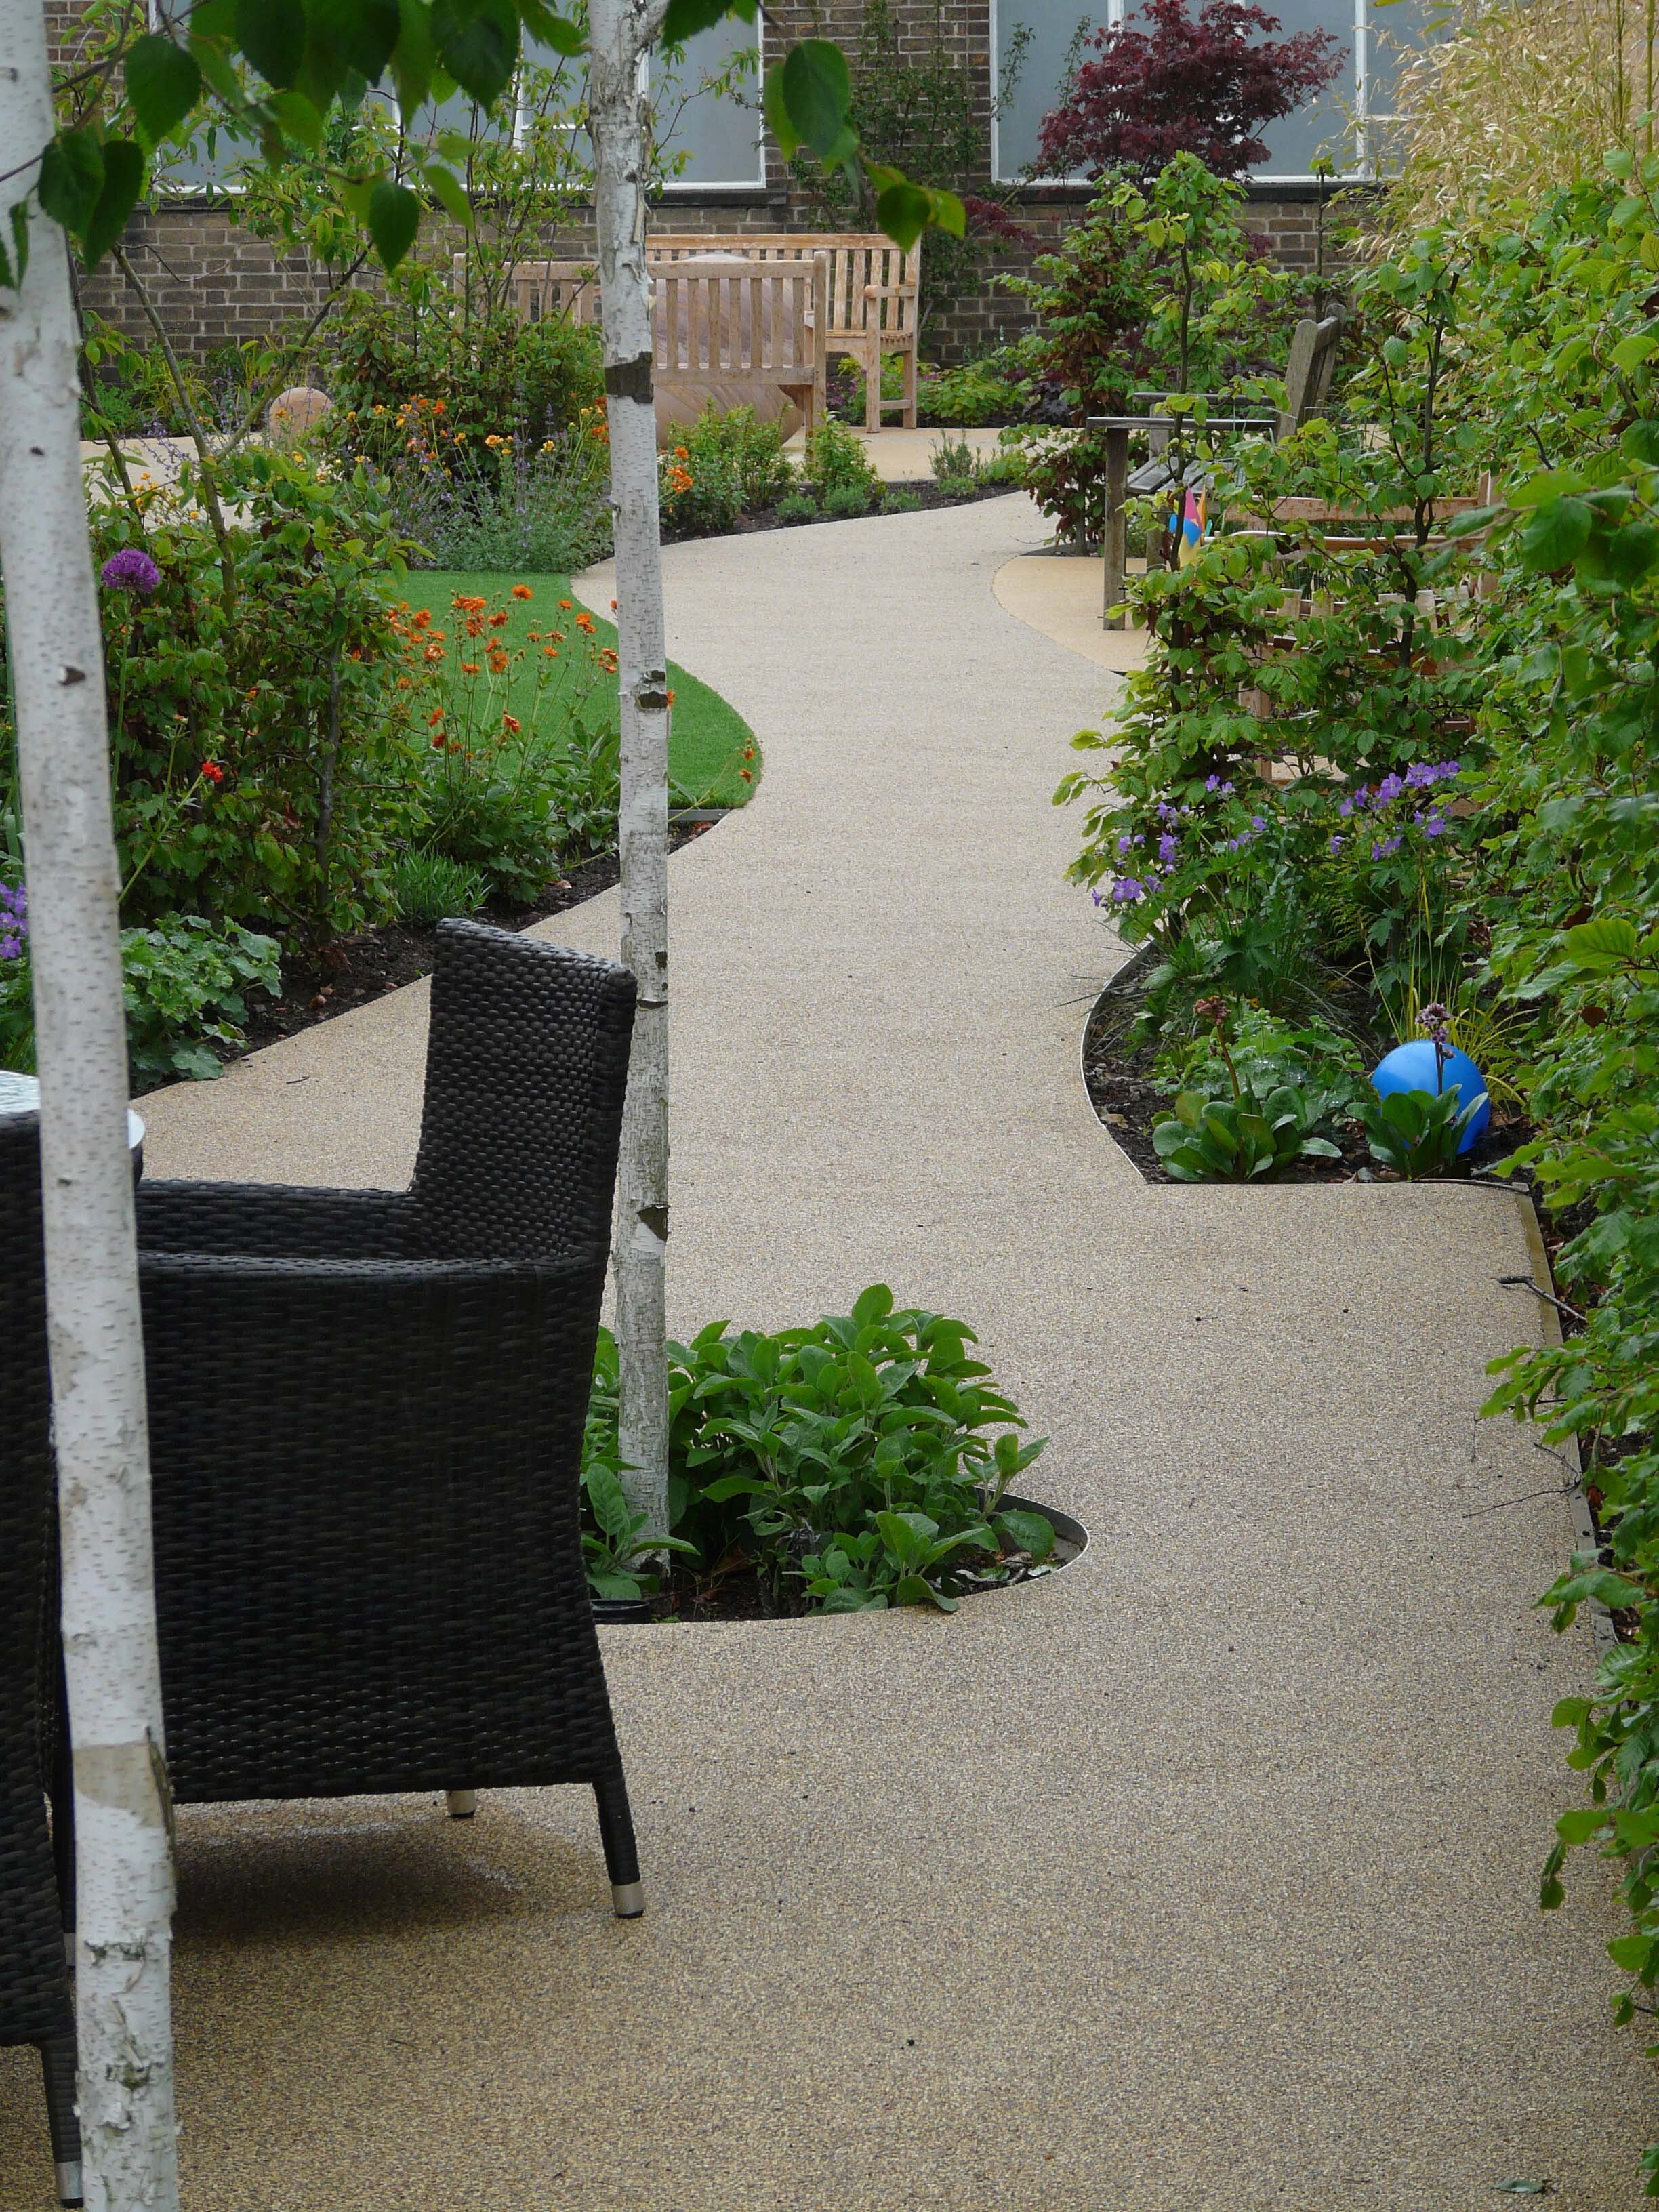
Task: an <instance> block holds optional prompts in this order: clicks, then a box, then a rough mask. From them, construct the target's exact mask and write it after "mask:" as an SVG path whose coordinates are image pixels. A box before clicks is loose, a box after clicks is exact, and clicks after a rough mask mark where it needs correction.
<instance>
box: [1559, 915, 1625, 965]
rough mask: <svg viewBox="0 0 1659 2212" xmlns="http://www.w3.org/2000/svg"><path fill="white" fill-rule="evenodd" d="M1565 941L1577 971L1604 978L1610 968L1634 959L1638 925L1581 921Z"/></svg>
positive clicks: (1569, 956) (1614, 919)
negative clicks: (1584, 970) (1581, 969)
mask: <svg viewBox="0 0 1659 2212" xmlns="http://www.w3.org/2000/svg"><path fill="white" fill-rule="evenodd" d="M1565 946H1566V954H1567V957H1568V959H1569V960H1570V961H1571V963H1572V964H1573V966H1574V967H1575V968H1584V969H1589V971H1590V973H1591V974H1593V975H1601V974H1604V973H1605V972H1606V971H1607V969H1610V968H1622V967H1624V966H1625V964H1626V963H1627V962H1628V961H1631V960H1633V959H1634V958H1635V957H1636V946H1637V934H1636V925H1635V923H1634V922H1630V921H1619V920H1618V919H1616V918H1614V917H1609V918H1608V919H1607V920H1605V921H1581V922H1580V923H1579V924H1578V925H1577V927H1576V928H1574V929H1570V930H1569V931H1568V932H1567V933H1566V938H1565Z"/></svg>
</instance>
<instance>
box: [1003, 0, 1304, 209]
mask: <svg viewBox="0 0 1659 2212" xmlns="http://www.w3.org/2000/svg"><path fill="white" fill-rule="evenodd" d="M1140 13H1141V15H1142V16H1143V17H1144V19H1145V21H1146V25H1147V26H1148V27H1147V28H1146V29H1141V28H1139V27H1134V26H1131V25H1130V24H1127V23H1126V24H1125V25H1124V26H1123V27H1122V28H1121V29H1117V30H1114V29H1110V28H1107V29H1104V30H1101V31H1097V33H1095V37H1094V40H1093V46H1094V50H1095V54H1096V56H1097V58H1093V59H1090V60H1086V61H1084V62H1082V63H1080V64H1079V66H1078V69H1077V70H1076V72H1075V74H1074V75H1073V78H1072V80H1071V82H1070V83H1069V84H1068V85H1067V86H1066V93H1065V98H1064V99H1063V100H1061V102H1060V106H1058V107H1056V108H1055V109H1054V112H1052V114H1049V115H1047V116H1045V117H1044V118H1043V123H1042V137H1041V140H1040V161H1039V170H1040V173H1042V175H1045V176H1050V177H1060V176H1075V175H1076V174H1078V173H1079V171H1081V172H1084V173H1086V174H1088V175H1089V176H1091V177H1097V176H1099V175H1100V173H1102V171H1103V170H1105V169H1125V170H1128V171H1129V172H1131V173H1133V174H1134V175H1136V176H1138V177H1139V178H1140V179H1142V181H1143V182H1144V181H1146V179H1150V178H1152V177H1153V176H1156V175H1157V173H1158V171H1159V170H1160V169H1161V168H1162V167H1164V163H1165V162H1166V161H1170V159H1171V158H1172V156H1174V155H1176V154H1182V153H1188V154H1196V155H1198V157H1199V159H1200V161H1202V162H1203V164H1204V166H1205V167H1206V169H1209V170H1211V171H1212V173H1214V174H1215V175H1217V176H1218V177H1237V176H1241V175H1243V173H1244V171H1245V170H1247V169H1253V168H1255V167H1258V166H1259V165H1260V164H1261V162H1263V161H1266V160H1267V145H1266V143H1264V141H1263V140H1262V139H1261V137H1260V136H1259V133H1260V131H1261V127H1262V125H1264V124H1267V123H1273V122H1276V121H1277V120H1278V118H1279V117H1280V116H1281V115H1289V114H1291V112H1293V110H1295V109H1296V108H1297V107H1300V106H1301V105H1302V104H1303V102H1304V100H1307V99H1308V98H1309V96H1310V94H1313V93H1316V92H1319V91H1322V89H1323V88H1324V87H1325V86H1326V85H1328V84H1329V83H1330V82H1331V80H1332V79H1333V78H1334V76H1336V75H1337V73H1338V71H1339V70H1340V68H1341V66H1342V48H1341V46H1340V44H1339V42H1338V41H1337V40H1336V39H1334V37H1333V36H1332V34H1331V33H1330V32H1328V31H1297V32H1296V33H1293V34H1292V35H1291V36H1290V37H1288V38H1283V39H1274V38H1273V37H1271V36H1270V35H1269V33H1272V32H1274V31H1276V30H1277V29H1278V28H1279V18H1278V16H1277V15H1268V14H1267V12H1266V10H1265V9H1261V8H1258V7H1256V6H1255V5H1253V4H1252V0H1205V4H1204V5H1203V6H1202V7H1201V8H1200V9H1199V11H1198V14H1197V15H1196V16H1193V15H1188V12H1187V6H1186V0H1146V4H1145V6H1144V7H1143V8H1142V9H1141V11H1140Z"/></svg>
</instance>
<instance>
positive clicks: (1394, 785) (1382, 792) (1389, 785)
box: [1376, 775, 1406, 806]
mask: <svg viewBox="0 0 1659 2212" xmlns="http://www.w3.org/2000/svg"><path fill="white" fill-rule="evenodd" d="M1405 788H1406V787H1405V785H1404V784H1403V783H1402V782H1401V781H1400V778H1399V777H1398V776H1397V775H1385V776H1384V777H1383V781H1382V782H1381V783H1379V784H1378V785H1377V787H1376V803H1377V805H1379V806H1392V805H1394V802H1395V799H1398V798H1399V796H1400V794H1401V792H1402V791H1403V790H1404V789H1405Z"/></svg>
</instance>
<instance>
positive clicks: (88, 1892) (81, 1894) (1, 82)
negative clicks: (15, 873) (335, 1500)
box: [0, 0, 179, 2212]
mask: <svg viewBox="0 0 1659 2212" xmlns="http://www.w3.org/2000/svg"><path fill="white" fill-rule="evenodd" d="M51 136H52V94H51V86H50V81H49V78H48V75H47V66H46V27H45V21H44V15H43V9H42V0H0V167H3V168H7V169H10V168H11V167H13V166H14V164H22V163H25V162H27V161H28V160H29V158H30V157H31V156H32V155H33V154H34V152H35V151H36V150H37V149H40V147H42V146H44V145H45V144H46V141H47V140H48V139H49V138H50V137H51ZM27 181H28V179H27V177H25V178H23V179H19V180H18V181H17V182H15V183H14V185H13V186H12V191H13V192H15V191H16V190H17V189H18V188H19V185H20V184H22V183H27ZM6 197H8V198H9V197H11V194H10V193H8V194H7V195H6ZM30 240H31V252H30V255H29V262H28V269H27V274H26V276H25V277H24V281H23V283H22V286H21V290H20V291H17V292H0V568H3V573H4V578H5V586H6V620H7V626H8V632H9V646H10V654H11V665H12V671H13V678H14V684H15V700H16V710H17V754H18V768H19V776H20V781H21V785H22V798H23V825H24V836H25V839H26V842H27V855H28V869H29V951H30V962H31V966H32V969H33V979H34V1014H35V1036H36V1047H37V1051H38V1054H39V1064H40V1082H41V1091H42V1111H41V1130H40V1152H41V1181H42V1188H43V1195H44V1200H45V1218H46V1304H47V1321H48V1328H49V1330H50V1336H51V1353H52V1416H53V1422H54V1425H55V1431H56V1437H57V1450H58V1485H59V1499H60V1505H59V1511H60V1519H61V1525H62V1533H63V1551H64V1656H65V1660H66V1662H67V1665H68V1671H69V1690H70V1718H71V1722H72V1725H73V1729H74V1736H75V1810H76V1855H77V1856H76V1875H77V1892H78V1897H77V1903H78V1917H79V1923H80V1926H79V1936H78V1945H77V1954H76V1969H77V1991H76V1995H77V2010H78V2013H79V2022H80V2057H81V2113H82V2128H83V2131H84V2135H85V2144H86V2165H87V2172H86V2182H87V2202H88V2205H90V2206H91V2207H93V2208H94V2212H138V2208H140V2207H143V2208H144V2209H145V2212H172V2208H173V2207H175V2206H176V2205H177V2203H178V2201H179V2187H178V2176H177V2169H176V2163H175V2157H174V2141H173V2134H174V2130H173V2030H172V2019H171V2011H170V2001H169V1991H168V1966H169V1955H170V1950H171V1940H172V1939H171V1920H172V1913H173V1859H172V1851H171V1847H170V1841H169V1835H168V1825H169V1805H168V1798H167V1781H166V1768H165V1765H164V1763H163V1756H162V1734H161V1671H160V1668H159V1666H158V1664H157V1661H156V1650H155V1589H154V1583H153V1579H152V1570H151V1555H150V1526H149V1457H148V1450H147V1445H146V1440H145V1428H144V1363H143V1340H142V1338H141V1334H140V1330H139V1312H138V1279H137V1262H136V1259H135V1255H134V1242H133V1208H132V1171H131V1161H130V1158H129V1155H128V1151H127V1141H126V1091H127V1061H126V1035H125V1021H124V1018H123V1012H122V1005H121V958H120V939H119V929H118V920H117V908H116V889H117V874H116V857H115V839H114V834H113V829H112V821H111V813H110V779H109V755H108V744H107V738H106V728H105V720H104V673H103V641H102V633H101V629H100V623H99V617H98V602H97V598H96V594H95V591H94V583H93V574H92V553H91V547H90V544H89V542H88V534H87V514H86V495H85V492H84V489H83V488H82V477H81V462H80V452H79V437H80V407H79V389H78V385H77V380H76V331H75V318H74V309H73V307H72V304H71V301H70V285H69V267H68V263H67V260H66V258H65V246H64V235H63V233H62V232H61V231H60V230H59V229H58V226H57V225H56V224H55V223H52V222H47V221H46V218H45V217H44V216H41V215H40V213H39V212H36V213H35V214H34V216H33V219H32V222H31V224H30Z"/></svg>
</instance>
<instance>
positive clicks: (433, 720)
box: [426, 707, 444, 730]
mask: <svg viewBox="0 0 1659 2212" xmlns="http://www.w3.org/2000/svg"><path fill="white" fill-rule="evenodd" d="M443 718H444V710H443V708H441V707H435V708H433V709H432V712H431V713H430V714H428V716H427V718H426V726H427V727H428V730H435V729H436V728H437V726H438V725H439V723H440V722H441V721H442V720H443Z"/></svg>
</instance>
